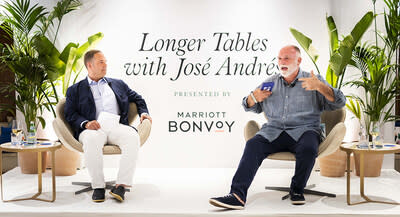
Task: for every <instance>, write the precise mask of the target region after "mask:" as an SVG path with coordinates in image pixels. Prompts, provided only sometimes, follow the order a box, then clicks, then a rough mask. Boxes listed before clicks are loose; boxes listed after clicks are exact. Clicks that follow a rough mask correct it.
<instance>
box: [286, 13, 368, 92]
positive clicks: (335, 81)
mask: <svg viewBox="0 0 400 217" xmlns="http://www.w3.org/2000/svg"><path fill="white" fill-rule="evenodd" d="M372 20H373V13H372V12H367V13H366V14H365V15H364V16H363V17H362V18H361V20H360V21H358V23H357V24H356V25H355V26H354V28H353V30H352V31H351V33H350V35H347V36H345V37H344V38H343V39H342V40H339V37H338V31H337V28H336V24H335V21H334V19H333V17H332V16H329V17H326V22H327V25H328V30H329V54H330V60H329V66H328V69H327V71H326V80H327V82H328V83H329V84H331V85H332V87H335V88H339V89H340V88H341V87H342V85H343V78H344V75H345V72H346V67H347V66H348V65H349V64H352V61H351V57H352V51H353V50H354V49H355V47H356V45H357V43H358V41H359V40H360V39H361V37H362V36H363V34H364V33H365V31H366V30H367V29H368V28H369V26H370V25H371V23H372ZM290 32H291V33H292V35H293V36H294V38H295V39H296V40H297V42H298V43H299V44H300V46H301V47H302V48H303V49H304V50H305V52H306V53H307V55H308V56H309V57H310V59H311V61H312V62H313V63H314V65H315V67H316V69H317V71H318V74H320V70H319V68H318V66H317V63H316V62H317V59H318V54H317V50H316V49H315V48H314V47H313V45H312V40H311V39H310V38H309V37H307V36H305V35H304V34H303V33H301V32H299V31H298V30H296V29H294V28H290Z"/></svg>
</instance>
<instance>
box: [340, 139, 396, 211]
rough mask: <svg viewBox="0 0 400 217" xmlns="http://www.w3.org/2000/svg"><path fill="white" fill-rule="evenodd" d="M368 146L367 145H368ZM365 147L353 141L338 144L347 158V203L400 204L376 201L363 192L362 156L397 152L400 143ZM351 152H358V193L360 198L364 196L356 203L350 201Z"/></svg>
mask: <svg viewBox="0 0 400 217" xmlns="http://www.w3.org/2000/svg"><path fill="white" fill-rule="evenodd" d="M368 147H369V146H368ZM368 147H367V146H366V147H363V148H362V147H360V146H358V143H357V142H353V143H344V144H342V145H341V146H340V150H342V151H344V152H346V154H347V160H346V167H347V169H346V171H347V172H346V173H347V191H346V197H347V204H348V205H357V204H362V203H386V204H395V205H400V203H396V202H386V201H377V200H372V199H370V198H369V197H367V196H366V195H365V194H364V157H365V155H366V154H367V155H369V154H391V153H399V152H400V145H397V144H390V143H385V144H384V145H383V147H381V148H374V149H371V148H368ZM351 153H357V154H360V195H361V197H362V198H364V199H365V200H364V201H360V202H356V203H351V201H350V155H351Z"/></svg>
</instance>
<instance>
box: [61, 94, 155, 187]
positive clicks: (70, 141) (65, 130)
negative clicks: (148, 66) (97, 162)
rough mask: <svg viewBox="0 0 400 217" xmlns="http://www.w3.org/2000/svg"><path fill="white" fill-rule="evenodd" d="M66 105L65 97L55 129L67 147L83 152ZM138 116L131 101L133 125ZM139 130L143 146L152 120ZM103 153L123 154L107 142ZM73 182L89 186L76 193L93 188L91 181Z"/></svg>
mask: <svg viewBox="0 0 400 217" xmlns="http://www.w3.org/2000/svg"><path fill="white" fill-rule="evenodd" d="M64 105H65V98H64V99H61V100H60V101H59V102H58V104H57V107H56V115H57V117H56V118H55V120H54V121H53V128H54V131H55V133H56V135H57V137H58V139H59V140H60V142H61V143H62V144H63V145H64V146H65V147H66V148H67V149H69V150H71V151H75V152H83V149H82V144H81V143H80V142H79V141H77V140H76V139H75V138H74V136H73V135H74V134H73V130H72V129H71V127H70V126H69V124H68V122H67V121H66V120H65V117H64ZM137 117H138V114H137V108H136V104H135V103H130V105H129V113H128V121H129V124H130V125H132V123H133V122H134V121H135V119H136V118H137ZM137 130H138V134H139V137H140V146H142V145H143V144H144V143H145V142H146V140H147V138H148V137H149V135H150V131H151V122H150V121H149V120H147V119H145V120H143V122H142V123H141V124H139V125H138V127H137ZM103 154H105V155H113V154H121V149H120V148H119V147H118V145H117V144H107V145H105V146H104V148H103ZM72 184H73V185H82V186H87V187H86V188H84V189H82V190H79V191H77V192H75V194H80V193H83V192H87V191H90V190H92V188H91V187H90V183H89V182H72ZM113 184H115V181H110V182H107V183H106V188H107V189H111V188H112V185H113ZM127 190H129V189H127Z"/></svg>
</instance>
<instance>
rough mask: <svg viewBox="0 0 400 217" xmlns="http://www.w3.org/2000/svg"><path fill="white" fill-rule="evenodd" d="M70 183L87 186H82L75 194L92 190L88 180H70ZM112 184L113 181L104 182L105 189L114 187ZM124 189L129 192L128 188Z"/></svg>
mask: <svg viewBox="0 0 400 217" xmlns="http://www.w3.org/2000/svg"><path fill="white" fill-rule="evenodd" d="M72 184H73V185H80V186H87V187H86V188H83V189H81V190H79V191H75V195H77V194H80V193H84V192H88V191H91V190H93V189H92V187H91V183H90V182H72ZM114 185H115V181H108V182H106V187H105V189H112V188H113V187H114ZM125 191H127V192H130V189H125Z"/></svg>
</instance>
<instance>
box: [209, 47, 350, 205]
mask: <svg viewBox="0 0 400 217" xmlns="http://www.w3.org/2000/svg"><path fill="white" fill-rule="evenodd" d="M300 63H301V56H300V49H299V48H298V47H296V46H294V45H288V46H285V47H283V48H282V49H281V50H280V52H279V55H278V65H279V69H280V74H276V75H273V76H271V77H269V78H268V79H267V80H266V82H274V87H273V88H272V90H271V91H268V90H261V89H260V87H258V88H256V89H255V90H254V91H252V92H251V93H250V95H248V96H247V97H245V98H244V99H243V102H242V104H243V107H244V109H245V111H252V112H255V113H261V112H264V113H265V115H266V116H267V118H268V122H267V123H265V124H264V125H263V126H262V128H261V129H260V131H259V132H257V134H256V135H255V136H254V137H253V138H251V139H249V140H248V141H247V143H246V147H245V150H244V153H243V156H242V158H241V160H240V163H239V167H238V168H237V171H236V173H235V175H234V177H233V180H232V185H231V190H230V194H228V195H226V196H224V197H215V198H211V199H210V201H209V202H210V203H211V204H212V205H214V206H217V207H222V208H228V209H243V208H244V205H245V203H246V197H247V190H248V188H249V187H250V184H251V182H252V181H253V178H254V176H255V175H256V172H257V170H258V168H259V166H260V165H261V163H262V161H263V160H264V159H265V158H267V156H268V155H270V154H273V153H276V152H284V151H290V152H292V153H295V156H296V167H295V174H294V176H293V178H292V183H291V186H290V188H291V191H290V199H291V201H292V204H296V205H302V204H305V198H304V196H303V192H304V187H305V186H306V183H307V180H308V178H309V176H310V174H311V171H312V168H313V166H314V163H315V158H316V157H317V154H318V145H319V143H320V142H321V140H322V138H321V137H322V135H321V129H320V116H321V113H322V111H323V110H335V109H339V108H341V107H343V106H344V105H345V103H346V98H345V97H344V95H343V93H342V92H341V91H340V90H339V89H336V88H332V87H331V86H330V85H329V84H328V83H327V82H326V81H325V80H324V79H323V78H322V77H321V76H320V75H314V73H313V72H312V71H311V73H308V72H305V71H303V70H301V69H300V67H299V66H300Z"/></svg>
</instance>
